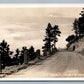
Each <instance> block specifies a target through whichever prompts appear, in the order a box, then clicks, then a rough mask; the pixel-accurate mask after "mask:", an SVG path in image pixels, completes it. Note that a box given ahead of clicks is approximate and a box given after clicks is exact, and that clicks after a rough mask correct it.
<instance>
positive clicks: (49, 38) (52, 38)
mask: <svg viewBox="0 0 84 84" xmlns="http://www.w3.org/2000/svg"><path fill="white" fill-rule="evenodd" d="M60 33H61V32H60V30H59V27H58V25H55V26H54V27H52V26H51V24H50V23H48V26H47V28H46V36H45V39H44V40H43V41H45V44H44V46H43V47H42V49H43V51H44V52H45V53H46V51H47V52H49V54H51V49H52V48H53V46H54V49H56V42H57V41H58V38H57V36H60Z"/></svg>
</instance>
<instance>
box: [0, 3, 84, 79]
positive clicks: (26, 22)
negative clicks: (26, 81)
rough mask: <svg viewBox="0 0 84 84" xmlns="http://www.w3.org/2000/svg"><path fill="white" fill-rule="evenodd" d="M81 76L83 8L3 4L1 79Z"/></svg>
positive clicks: (0, 8)
mask: <svg viewBox="0 0 84 84" xmlns="http://www.w3.org/2000/svg"><path fill="white" fill-rule="evenodd" d="M80 77H82V78H83V77H84V7H83V5H71V4H69V5H66V4H65V5H61V4H59V5H57V4H50V5H46V4H41V5H39V4H38V5H34V4H26V5H24V6H23V5H22V6H21V5H20V6H19V5H10V4H9V5H0V80H1V79H2V78H4V79H6V78H9V79H10V78H80Z"/></svg>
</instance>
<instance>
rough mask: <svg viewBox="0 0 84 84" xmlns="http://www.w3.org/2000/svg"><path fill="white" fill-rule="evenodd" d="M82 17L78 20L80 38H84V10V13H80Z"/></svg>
mask: <svg viewBox="0 0 84 84" xmlns="http://www.w3.org/2000/svg"><path fill="white" fill-rule="evenodd" d="M80 15H81V17H79V19H78V26H79V36H80V37H81V36H84V8H83V11H81V13H80Z"/></svg>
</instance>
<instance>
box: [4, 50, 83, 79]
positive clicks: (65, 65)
mask: <svg viewBox="0 0 84 84" xmlns="http://www.w3.org/2000/svg"><path fill="white" fill-rule="evenodd" d="M56 77H84V56H83V55H81V54H79V53H75V52H70V51H60V52H57V53H56V54H55V55H53V56H51V57H48V58H47V59H46V60H43V61H41V62H39V63H36V64H35V65H32V66H29V67H28V68H27V69H24V70H21V71H19V72H17V73H14V74H12V75H7V76H6V77H5V78H56Z"/></svg>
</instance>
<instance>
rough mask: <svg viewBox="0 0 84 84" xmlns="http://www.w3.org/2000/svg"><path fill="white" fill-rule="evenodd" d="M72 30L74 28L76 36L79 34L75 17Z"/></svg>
mask: <svg viewBox="0 0 84 84" xmlns="http://www.w3.org/2000/svg"><path fill="white" fill-rule="evenodd" d="M73 30H74V32H75V35H76V38H77V37H78V36H79V27H78V20H77V19H75V20H74V23H73Z"/></svg>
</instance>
